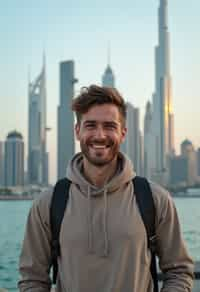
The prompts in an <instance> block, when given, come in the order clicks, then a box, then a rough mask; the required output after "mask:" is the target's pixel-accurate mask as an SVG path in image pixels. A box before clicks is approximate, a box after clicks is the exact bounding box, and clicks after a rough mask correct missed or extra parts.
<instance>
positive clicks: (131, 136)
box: [121, 102, 142, 175]
mask: <svg viewBox="0 0 200 292" xmlns="http://www.w3.org/2000/svg"><path fill="white" fill-rule="evenodd" d="M126 124H127V129H128V131H127V136H126V140H125V142H124V143H123V144H122V145H121V151H122V152H124V153H125V154H127V155H128V157H129V158H130V160H131V161H132V163H133V165H134V169H135V170H136V173H137V174H138V175H141V174H142V159H141V156H142V155H141V149H142V145H141V144H142V143H141V133H140V124H139V109H138V108H136V107H134V106H133V105H132V104H131V103H129V102H128V103H127V121H126Z"/></svg>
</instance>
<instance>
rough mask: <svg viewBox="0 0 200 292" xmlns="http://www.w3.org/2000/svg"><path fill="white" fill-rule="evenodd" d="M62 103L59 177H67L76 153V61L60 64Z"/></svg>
mask: <svg viewBox="0 0 200 292" xmlns="http://www.w3.org/2000/svg"><path fill="white" fill-rule="evenodd" d="M59 78H60V102H59V106H58V120H57V122H58V137H57V155H58V157H57V177H58V179H61V178H63V177H65V176H66V168H67V163H68V161H69V160H70V159H71V158H72V156H73V155H74V152H75V142H74V116H73V112H72V110H71V103H72V99H73V97H74V84H75V82H77V79H75V77H74V61H72V60H70V61H65V62H61V63H60V77H59Z"/></svg>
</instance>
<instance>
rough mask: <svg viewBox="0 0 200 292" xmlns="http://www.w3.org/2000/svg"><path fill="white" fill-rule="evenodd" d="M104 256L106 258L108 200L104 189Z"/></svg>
mask: <svg viewBox="0 0 200 292" xmlns="http://www.w3.org/2000/svg"><path fill="white" fill-rule="evenodd" d="M103 195H104V222H103V223H104V224H103V226H104V256H105V257H106V256H108V230H107V227H108V226H107V213H108V212H107V209H108V206H107V205H108V198H107V189H104V192H103Z"/></svg>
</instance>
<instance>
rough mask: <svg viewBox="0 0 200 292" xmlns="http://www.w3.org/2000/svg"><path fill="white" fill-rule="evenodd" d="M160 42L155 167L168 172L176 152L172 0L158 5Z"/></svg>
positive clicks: (163, 0) (157, 67) (157, 76)
mask: <svg viewBox="0 0 200 292" xmlns="http://www.w3.org/2000/svg"><path fill="white" fill-rule="evenodd" d="M158 18H159V31H158V46H157V47H156V48H155V93H154V94H153V132H154V135H155V151H156V155H155V160H156V161H155V164H156V165H155V169H156V172H157V173H164V172H166V170H167V168H168V166H167V160H168V157H170V156H171V155H172V153H173V152H174V115H173V108H172V84H171V83H172V81H171V73H170V45H169V36H170V35H169V31H168V1H167V0H160V5H159V9H158Z"/></svg>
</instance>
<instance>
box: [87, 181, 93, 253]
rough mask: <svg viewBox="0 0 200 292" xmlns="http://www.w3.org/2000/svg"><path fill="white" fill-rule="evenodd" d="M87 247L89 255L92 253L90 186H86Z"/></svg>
mask: <svg viewBox="0 0 200 292" xmlns="http://www.w3.org/2000/svg"><path fill="white" fill-rule="evenodd" d="M87 195H88V214H87V215H88V247H89V253H92V252H93V250H92V214H91V193H90V186H88V192H87Z"/></svg>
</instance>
